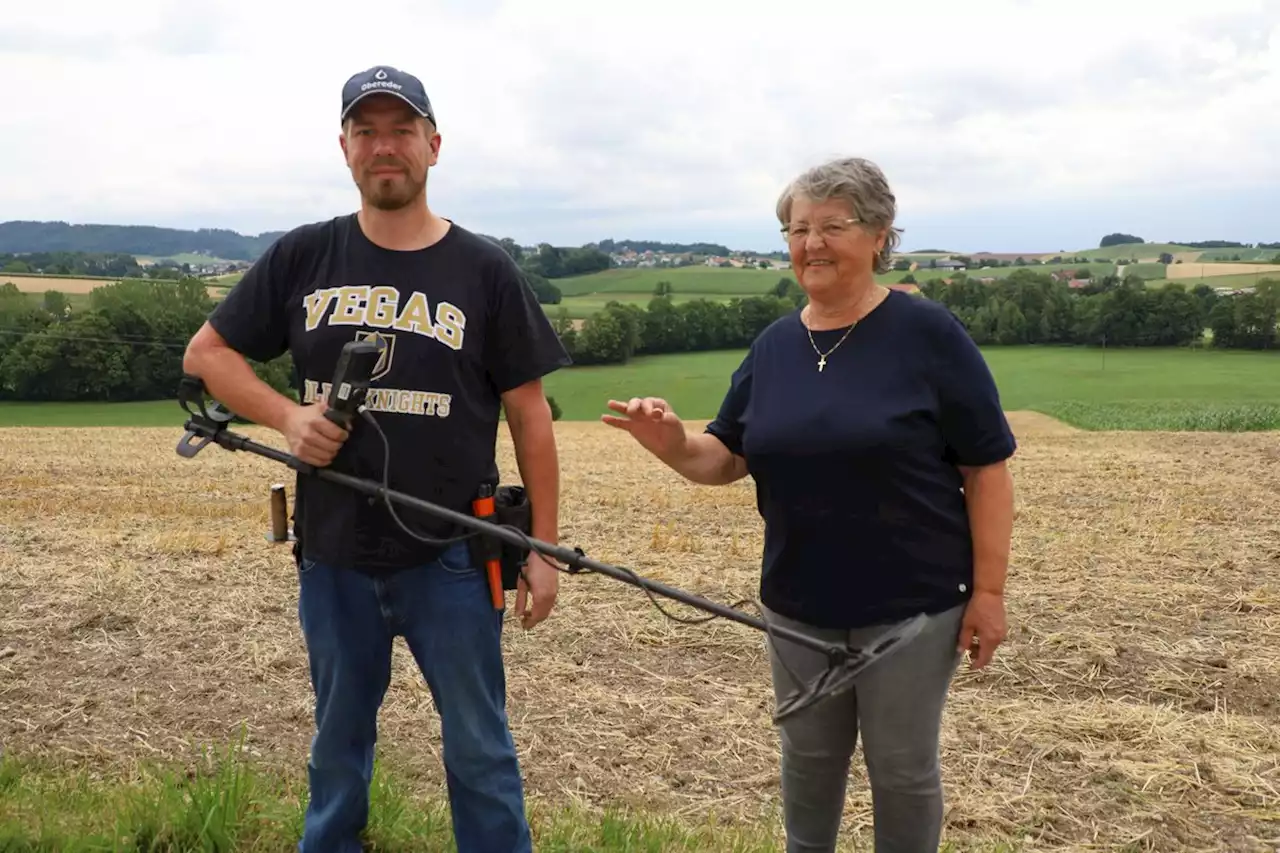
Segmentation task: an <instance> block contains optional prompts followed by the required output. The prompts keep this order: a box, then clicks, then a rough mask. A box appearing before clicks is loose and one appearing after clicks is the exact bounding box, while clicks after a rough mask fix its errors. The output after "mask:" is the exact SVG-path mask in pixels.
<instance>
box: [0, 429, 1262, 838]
mask: <svg viewBox="0 0 1280 853" xmlns="http://www.w3.org/2000/svg"><path fill="white" fill-rule="evenodd" d="M1011 420H1012V421H1013V424H1014V427H1015V430H1016V432H1017V434H1018V436H1019V438H1020V440H1021V443H1022V448H1021V451H1020V453H1019V455H1018V456H1017V457H1016V460H1015V462H1014V475H1015V478H1016V482H1017V489H1018V496H1017V501H1018V518H1017V524H1016V533H1015V539H1014V543H1013V565H1012V568H1011V574H1010V580H1009V590H1008V606H1009V619H1010V626H1011V632H1010V637H1009V639H1008V641H1007V644H1006V645H1005V646H1004V647H1003V648H1002V649H1001V650H1000V652H999V653H998V655H997V658H996V661H995V662H994V664H993V665H992V666H991V667H990V668H989V669H988V670H985V671H983V672H981V673H973V672H970V671H969V670H967V668H966V669H962V672H961V675H960V677H959V680H958V682H957V684H956V686H955V689H954V692H953V693H952V698H951V701H950V704H949V706H948V711H947V717H946V721H945V727H944V735H943V753H944V761H943V768H944V769H943V773H944V778H945V782H946V786H947V809H948V816H947V827H946V839H947V840H948V841H949V842H951V843H954V844H955V845H957V847H959V848H964V849H968V848H970V847H972V848H974V849H992V848H989V847H986V846H984V845H989V844H991V843H994V842H997V841H1004V842H1006V843H1008V844H1010V845H1012V846H1017V847H1021V848H1023V849H1028V850H1115V849H1126V850H1159V851H1162V853H1172V852H1173V851H1201V850H1205V851H1207V850H1274V849H1275V848H1276V847H1277V845H1280V433H1275V432H1272V433H1253V434H1239V435H1229V436H1227V435H1211V434H1199V435H1198V434H1185V433H1179V434H1175V433H1085V432H1077V431H1074V430H1070V429H1067V428H1065V427H1062V426H1060V425H1058V424H1057V423H1056V422H1053V421H1051V420H1049V419H1047V418H1044V417H1042V416H1036V415H1023V414H1015V415H1013V416H1011ZM557 430H558V435H559V440H560V447H561V455H562V463H563V468H564V480H563V498H564V509H563V512H562V521H563V527H562V529H563V541H564V542H565V543H566V544H570V545H577V546H581V547H582V548H583V549H584V550H585V551H586V553H587V554H588V555H590V556H592V557H594V558H597V559H602V560H606V561H610V562H620V563H624V564H626V565H628V566H630V567H632V568H634V569H636V570H638V571H640V572H642V573H644V574H646V575H648V576H650V577H652V578H654V579H657V580H662V581H666V582H669V583H673V584H676V585H678V586H681V587H683V588H685V589H688V590H691V591H694V592H698V593H701V594H703V595H706V596H708V597H710V598H713V599H716V600H719V601H724V602H726V603H728V602H733V601H736V600H739V599H741V598H744V597H749V596H751V597H753V596H754V595H755V593H756V580H757V560H758V554H759V549H760V541H761V540H760V525H759V523H758V517H757V515H756V512H755V507H754V495H753V492H752V490H751V486H750V485H749V482H747V483H740V484H737V485H735V486H732V487H726V488H719V489H710V488H704V487H696V486H691V485H688V484H685V483H684V482H682V481H680V480H679V479H678V478H677V477H676V476H675V475H674V474H672V473H670V472H668V471H667V470H665V469H664V468H662V467H660V466H659V465H658V464H656V463H655V462H653V461H651V460H650V459H649V458H647V457H646V456H644V454H643V453H642V451H640V450H639V448H637V447H635V446H634V445H633V444H632V443H631V442H630V441H629V440H628V439H626V437H625V436H623V435H621V434H619V433H617V432H615V431H613V430H610V429H609V428H607V427H604V426H603V425H596V424H591V423H559V424H557ZM245 432H248V433H249V434H253V435H257V436H258V437H260V438H261V439H262V440H264V441H266V442H267V443H270V444H273V445H276V446H280V442H279V440H278V439H277V438H276V437H275V436H274V435H272V434H270V433H266V432H262V431H257V430H253V429H248V430H245ZM500 435H501V445H500V452H501V461H502V467H503V471H504V473H505V474H506V476H507V477H508V478H514V476H515V474H514V471H515V465H514V461H513V457H512V454H511V449H510V444H509V440H508V439H507V437H506V435H505V433H501V434H500ZM178 437H179V431H177V430H173V429H150V430H122V429H101V430H91V429H85V430H79V429H65V430H54V429H50V430H43V429H18V428H15V429H6V430H0V494H2V495H3V498H2V499H0V647H4V650H3V651H0V740H2V741H3V744H4V749H5V751H6V752H7V753H9V754H10V755H13V756H23V757H26V758H32V759H35V760H38V761H40V762H43V763H44V764H45V765H47V766H61V767H68V768H70V767H73V766H74V767H81V768H83V767H90V768H93V769H94V770H97V771H102V772H105V773H111V772H115V773H125V772H128V770H129V769H130V768H132V767H133V766H134V764H135V763H136V762H138V761H156V760H173V761H175V762H177V763H178V764H179V766H182V765H184V764H185V765H188V766H191V765H194V764H195V763H196V762H197V760H198V759H197V756H198V753H199V750H200V749H201V748H202V747H204V746H205V745H207V744H214V745H221V744H226V743H228V742H231V741H233V740H235V739H236V738H237V737H238V733H239V732H240V731H241V728H242V727H244V729H245V731H246V733H247V735H246V745H245V748H246V750H247V754H248V755H249V756H250V757H251V758H252V760H253V761H254V762H257V763H258V764H259V765H260V766H263V767H275V768H278V769H279V770H280V772H281V773H284V774H291V778H293V779H294V780H298V779H299V778H300V773H301V770H302V768H303V765H304V762H305V760H306V750H307V747H308V740H309V737H310V733H311V729H310V725H311V713H312V707H311V702H310V691H309V685H308V681H307V667H306V658H305V654H304V650H303V648H302V645H301V641H300V637H299V632H298V629H297V623H296V615H295V613H296V611H295V607H296V580H295V576H294V573H293V566H292V562H291V559H290V556H289V553H288V551H287V550H286V546H279V545H271V544H269V543H268V542H266V541H265V539H264V534H265V533H266V531H267V529H268V515H267V506H268V502H267V497H268V490H269V487H270V485H271V484H272V483H274V482H281V481H282V482H286V483H289V485H290V495H291V496H292V491H293V488H292V478H291V472H290V471H289V470H288V469H287V468H285V467H284V466H281V465H279V464H278V463H274V462H270V461H267V460H264V459H260V458H258V457H255V456H251V455H248V454H244V453H229V452H227V451H224V450H221V449H220V448H217V447H210V448H207V449H206V450H204V451H203V452H202V453H201V455H200V456H199V457H197V459H195V460H190V461H189V460H183V459H181V458H179V457H178V456H177V455H176V454H175V453H174V450H173V448H174V445H175V443H176V441H177V439H178ZM202 491H203V492H204V494H199V493H200V492H202ZM664 605H665V606H666V607H667V608H668V609H669V610H672V611H674V612H677V613H680V614H682V615H689V616H693V615H699V614H697V613H696V612H693V611H690V610H688V609H685V608H683V607H682V606H681V605H678V604H676V603H674V602H664ZM505 642H506V649H507V660H508V672H509V688H510V712H511V718H512V726H513V729H514V732H515V736H516V739H517V743H518V746H519V748H520V753H521V760H522V762H523V768H524V771H525V774H526V778H527V781H528V786H529V791H530V797H531V800H532V801H533V802H534V803H542V802H550V803H555V804H563V803H578V804H582V805H586V806H606V805H608V806H622V807H636V808H642V809H645V810H647V811H651V812H652V811H659V812H663V813H665V814H667V815H675V816H677V817H680V818H683V819H687V820H688V821H689V822H691V823H694V824H696V823H701V822H703V821H705V820H706V819H707V818H708V816H709V815H715V816H717V817H718V818H719V819H732V820H734V821H737V822H743V823H755V824H757V825H760V826H764V827H765V828H766V830H767V831H769V832H774V831H776V801H777V771H778V768H777V761H778V746H777V738H776V734H775V732H774V730H773V728H772V727H771V725H770V721H769V710H770V708H769V698H770V695H771V694H770V690H769V687H768V681H767V667H766V661H765V657H764V654H763V645H762V638H761V636H760V635H759V634H757V633H756V632H754V631H752V630H751V629H749V628H746V627H744V626H740V625H736V624H734V623H729V622H725V621H722V620H718V621H715V622H712V623H709V624H705V625H699V626H685V625H678V624H676V623H674V622H672V621H670V620H667V619H665V618H664V617H663V616H662V615H661V614H660V613H659V612H658V611H657V610H655V609H654V607H653V606H652V605H651V604H650V603H649V601H648V599H647V598H646V597H645V595H644V594H643V593H642V592H641V591H640V590H638V589H636V588H634V587H631V586H629V585H626V584H622V583H619V582H617V581H614V580H611V579H609V578H607V577H599V576H591V575H581V576H577V577H571V576H562V583H561V596H560V602H559V605H558V608H557V611H556V614H555V615H554V616H553V619H552V620H551V621H549V622H548V623H545V624H544V625H542V626H540V627H539V628H537V629H536V630H534V631H533V632H529V633H524V632H521V631H520V630H519V628H518V627H514V626H512V627H511V628H510V629H509V631H508V633H507V636H506V640H505ZM380 749H381V750H382V755H383V757H384V758H385V759H386V760H387V761H389V762H391V763H393V764H394V765H395V767H396V768H397V772H399V773H401V774H403V778H405V779H408V780H409V781H410V783H411V784H412V785H413V786H415V789H416V790H417V791H419V792H421V793H422V794H423V795H424V796H433V797H438V795H439V792H440V785H441V784H442V771H441V766H440V752H439V740H438V725H437V718H436V716H435V714H434V711H433V709H432V707H431V701H430V696H429V693H428V692H427V690H426V688H425V686H424V685H423V684H422V681H421V678H420V676H418V674H417V673H416V671H415V670H414V669H413V666H412V663H411V659H410V657H409V655H408V654H407V652H406V651H405V650H404V648H403V645H397V647H396V661H395V668H394V676H393V681H392V685H391V688H390V691H389V692H388V695H387V698H386V704H385V706H384V710H383V713H382V717H381V743H380ZM870 815H871V800H870V795H869V793H868V789H867V787H866V781H865V775H864V772H863V770H862V767H861V757H860V754H859V755H858V756H857V757H856V758H855V763H854V771H853V779H852V784H851V787H850V796H849V801H848V807H847V813H846V823H845V837H846V842H845V843H846V845H848V846H846V847H845V848H844V849H869V847H870V843H869V839H870ZM855 841H856V843H855ZM558 849H559V848H558ZM573 849H587V848H576V847H575V848H573ZM596 849H599V848H596ZM608 849H615V848H608ZM616 849H624V848H622V847H618V848H616ZM626 849H632V848H626ZM637 849H638V848H637ZM708 849H731V848H729V847H727V846H726V847H724V848H715V847H709V848H708Z"/></svg>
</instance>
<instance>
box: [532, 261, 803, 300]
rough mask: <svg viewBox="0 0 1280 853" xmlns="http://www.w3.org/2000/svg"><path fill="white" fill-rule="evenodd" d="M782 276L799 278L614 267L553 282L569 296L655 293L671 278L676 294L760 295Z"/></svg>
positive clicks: (702, 269) (737, 271)
mask: <svg viewBox="0 0 1280 853" xmlns="http://www.w3.org/2000/svg"><path fill="white" fill-rule="evenodd" d="M781 278H791V279H794V278H795V272H794V271H792V270H789V269H785V270H762V269H721V268H720V267H704V266H692V267H674V268H669V269H661V268H658V267H646V268H644V269H612V270H604V271H603V272H598V273H591V274H590V275H579V276H573V277H571V278H557V279H553V280H552V282H551V283H552V284H554V285H555V286H556V287H558V288H560V292H561V293H562V294H564V295H565V296H588V295H594V294H601V293H607V294H611V293H644V294H652V293H653V290H654V287H656V286H657V284H658V282H660V281H669V282H671V285H672V287H673V289H674V292H675V293H676V294H705V295H721V296H734V295H743V296H747V295H757V294H761V293H766V292H768V290H769V289H770V288H771V287H773V286H774V285H775V284H777V283H778V280H779V279H781Z"/></svg>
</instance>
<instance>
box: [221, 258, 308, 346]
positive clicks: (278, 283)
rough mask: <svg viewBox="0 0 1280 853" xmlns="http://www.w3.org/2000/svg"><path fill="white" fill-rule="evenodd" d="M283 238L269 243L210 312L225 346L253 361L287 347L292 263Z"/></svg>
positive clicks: (291, 289)
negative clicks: (242, 276) (225, 343)
mask: <svg viewBox="0 0 1280 853" xmlns="http://www.w3.org/2000/svg"><path fill="white" fill-rule="evenodd" d="M285 239H286V238H281V239H279V240H276V241H275V242H274V243H272V244H271V245H270V246H269V247H268V248H267V250H266V251H265V252H264V253H263V254H262V257H260V258H258V260H257V261H255V262H254V264H253V266H251V267H250V268H249V271H248V272H246V273H245V275H244V278H242V279H240V281H239V282H237V283H236V284H235V286H234V287H232V288H231V292H230V293H228V294H227V295H226V297H224V298H223V300H222V301H221V302H219V303H218V304H217V305H215V306H214V309H213V311H212V312H210V314H209V325H211V326H213V328H214V330H215V331H216V332H217V333H218V334H219V335H222V337H223V339H224V340H226V342H227V344H228V346H230V347H231V348H232V349H234V350H236V351H237V352H239V353H240V354H241V355H243V356H244V357H245V358H248V359H251V360H253V361H262V362H265V361H271V360H272V359H274V358H276V357H278V356H281V355H283V354H284V353H285V351H286V350H287V349H288V348H289V314H288V298H289V294H290V293H291V292H292V291H293V276H292V268H293V264H292V254H291V250H290V247H289V245H288V244H287V243H285Z"/></svg>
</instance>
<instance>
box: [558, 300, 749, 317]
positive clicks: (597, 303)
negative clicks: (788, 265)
mask: <svg viewBox="0 0 1280 853" xmlns="http://www.w3.org/2000/svg"><path fill="white" fill-rule="evenodd" d="M744 295H745V294H744ZM752 295H759V294H752ZM734 298H736V297H735V296H734V295H728V296H726V295H723V294H717V293H673V294H671V301H672V302H674V303H675V304H677V305H679V304H680V303H681V302H689V301H691V300H694V299H709V300H711V301H712V302H728V301H729V300H731V299H734ZM651 299H653V294H652V293H606V294H597V295H592V296H568V297H565V298H564V299H561V300H560V302H559V303H558V304H556V305H543V306H542V308H543V310H544V311H545V312H546V314H547V316H548V317H552V318H555V317H558V316H560V310H561V309H564V310H565V311H567V312H569V317H570V319H573V320H585V319H586V318H587V317H590V316H591V315H592V314H595V313H598V312H600V311H602V310H604V307H605V306H606V305H607V304H609V303H610V302H621V303H622V304H624V305H638V306H640V307H641V308H648V307H649V300H651Z"/></svg>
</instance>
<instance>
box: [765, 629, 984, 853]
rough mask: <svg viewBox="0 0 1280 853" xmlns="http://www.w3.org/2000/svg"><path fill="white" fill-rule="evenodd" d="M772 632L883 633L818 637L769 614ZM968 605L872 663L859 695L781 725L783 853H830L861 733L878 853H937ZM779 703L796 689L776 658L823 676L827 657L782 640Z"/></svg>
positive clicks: (856, 638)
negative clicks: (947, 736) (947, 727)
mask: <svg viewBox="0 0 1280 853" xmlns="http://www.w3.org/2000/svg"><path fill="white" fill-rule="evenodd" d="M766 614H767V615H768V618H769V619H770V620H771V621H773V622H774V624H778V625H785V626H787V627H788V628H792V629H794V630H796V631H799V632H803V633H806V634H811V635H813V636H817V637H821V638H823V639H826V640H831V641H835V642H842V641H844V640H846V639H847V640H848V642H849V643H850V644H851V645H855V646H860V645H863V644H865V643H866V642H867V641H868V640H870V639H872V638H874V637H875V636H876V635H877V634H878V633H879V632H880V631H882V630H883V628H874V627H873V628H860V629H856V630H853V631H843V630H821V629H817V628H814V627H812V626H809V625H805V624H802V623H799V622H796V621H794V620H791V619H787V618H786V617H783V616H779V615H778V614H776V613H773V612H772V611H768V610H766ZM963 614H964V606H963V605H961V606H958V607H955V608H953V609H951V610H948V611H946V612H944V613H940V614H937V615H936V616H934V617H932V618H931V619H930V620H929V622H928V624H926V625H925V627H924V629H923V630H922V631H921V632H920V634H919V635H917V636H916V637H915V638H914V639H913V640H911V641H910V642H909V643H908V644H907V645H904V646H902V647H901V648H899V649H897V650H895V651H894V652H893V653H892V654H891V655H889V656H888V657H885V658H883V659H882V660H880V661H877V662H876V663H874V664H872V665H871V666H870V667H869V668H868V669H866V670H864V671H863V672H862V674H860V675H859V676H858V678H857V680H856V681H855V682H854V685H853V688H852V689H851V690H848V691H846V692H844V693H841V694H839V695H837V696H834V697H830V698H827V699H825V700H823V701H820V702H818V703H817V704H815V705H811V706H810V707H809V708H806V709H804V710H802V711H800V712H798V713H797V714H795V715H794V716H793V717H791V718H789V719H785V720H783V721H782V723H781V724H780V735H781V740H782V802H783V816H784V820H785V824H786V833H787V853H819V851H822V852H823V853H830V852H831V851H834V850H835V849H836V838H837V836H838V834H839V830H840V820H841V817H842V814H843V812H844V802H845V791H846V788H847V784H848V777H849V767H850V762H851V760H852V756H853V751H854V745H855V744H856V743H857V740H858V734H859V730H861V733H862V752H863V757H864V759H865V760H866V765H867V778H868V781H869V782H870V784H871V798H872V804H873V812H874V827H875V830H874V831H875V853H937V850H938V846H939V844H940V842H941V837H942V780H941V775H940V767H939V734H940V729H941V723H942V710H943V706H944V704H945V702H946V697H947V692H948V690H949V689H950V687H951V680H952V677H953V676H954V675H955V672H956V668H957V666H958V665H959V663H960V660H961V654H960V653H959V652H958V651H957V650H956V646H957V643H958V640H959V635H960V622H961V618H962V616H963ZM769 646H770V657H771V663H772V671H773V684H774V693H775V696H784V695H786V694H788V693H790V692H792V691H793V690H795V689H796V685H794V684H793V683H792V682H791V677H790V676H789V675H788V674H787V672H786V670H784V669H782V667H780V666H779V665H778V654H779V653H781V654H782V655H783V656H784V657H783V660H784V661H785V663H786V665H787V666H788V667H789V668H790V669H791V671H792V672H793V673H795V675H796V676H797V677H799V678H803V679H810V678H813V677H814V676H816V675H817V674H819V673H820V672H822V670H823V669H824V668H825V665H826V660H825V658H824V657H823V656H821V655H819V654H818V653H816V652H813V651H811V650H809V649H807V648H805V647H803V646H798V645H796V644H795V643H789V642H787V641H786V640H779V641H778V648H775V647H774V644H773V643H772V642H770V643H769Z"/></svg>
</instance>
